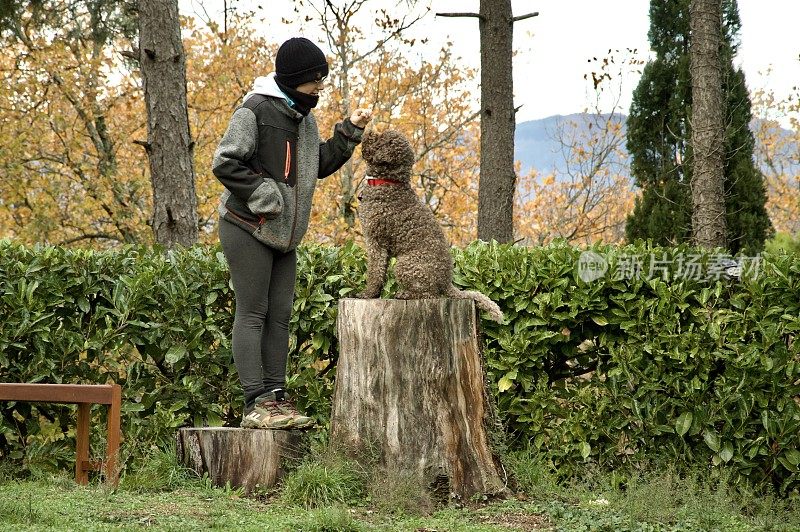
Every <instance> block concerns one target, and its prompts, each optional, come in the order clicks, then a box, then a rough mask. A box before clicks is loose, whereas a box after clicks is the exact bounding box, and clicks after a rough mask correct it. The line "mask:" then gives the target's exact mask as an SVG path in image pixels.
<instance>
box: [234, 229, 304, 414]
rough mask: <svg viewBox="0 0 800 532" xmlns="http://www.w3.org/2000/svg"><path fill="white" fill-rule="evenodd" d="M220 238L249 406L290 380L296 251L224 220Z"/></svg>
mask: <svg viewBox="0 0 800 532" xmlns="http://www.w3.org/2000/svg"><path fill="white" fill-rule="evenodd" d="M219 240H220V242H221V243H222V251H223V253H224V254H225V258H226V259H227V261H228V267H229V268H230V272H231V279H232V281H233V291H234V294H235V295H236V312H235V317H234V320H233V342H232V343H233V361H234V363H235V364H236V371H237V372H238V373H239V381H240V382H241V383H242V390H243V391H244V398H245V408H246V409H249V408H250V407H251V406H252V405H253V402H254V401H255V398H256V397H258V396H259V395H261V394H262V393H264V392H269V391H272V390H274V389H276V388H283V387H284V386H285V384H286V358H287V356H288V353H289V318H290V317H291V313H292V302H293V300H294V282H295V276H296V273H297V254H296V253H295V251H294V250H292V251H289V252H288V253H281V252H279V251H276V250H274V249H272V248H270V247H268V246H266V245H264V244H262V243H261V242H259V241H258V240H256V239H255V238H254V237H253V236H252V235H250V234H249V233H247V231H245V230H244V229H241V228H239V227H238V226H236V225H234V224H232V223H230V222H228V221H225V220H224V219H220V222H219Z"/></svg>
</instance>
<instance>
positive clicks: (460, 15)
mask: <svg viewBox="0 0 800 532" xmlns="http://www.w3.org/2000/svg"><path fill="white" fill-rule="evenodd" d="M436 16H437V17H473V18H479V19H481V20H486V17H484V16H483V15H481V14H480V13H436Z"/></svg>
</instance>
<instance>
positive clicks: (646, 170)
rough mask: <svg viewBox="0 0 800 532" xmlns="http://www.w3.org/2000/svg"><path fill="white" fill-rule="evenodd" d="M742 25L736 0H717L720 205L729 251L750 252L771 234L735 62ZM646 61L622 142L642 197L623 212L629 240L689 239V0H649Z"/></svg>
mask: <svg viewBox="0 0 800 532" xmlns="http://www.w3.org/2000/svg"><path fill="white" fill-rule="evenodd" d="M740 26H741V22H740V19H739V11H738V7H737V4H736V0H723V20H722V31H723V47H722V50H720V52H721V54H720V55H721V57H722V68H723V94H724V98H725V103H726V110H725V185H724V190H725V208H726V223H727V228H728V229H727V236H728V249H729V250H730V251H731V252H732V253H737V252H739V251H742V252H745V253H748V254H754V253H757V252H758V251H760V250H762V249H763V247H764V240H766V238H767V237H768V236H770V234H771V232H772V224H771V223H770V221H769V217H768V216H767V212H766V209H765V207H764V205H765V203H766V190H765V187H764V177H763V175H762V174H761V172H760V171H759V170H758V169H757V168H756V167H755V164H754V162H753V147H754V140H753V134H752V132H751V131H750V128H749V124H750V120H751V118H752V114H751V110H750V98H749V95H748V93H747V87H746V85H745V77H744V73H743V72H742V71H741V69H738V68H735V67H734V65H733V58H734V57H735V55H736V51H737V48H738V37H737V35H738V33H739V29H740ZM648 38H649V40H650V45H651V48H652V49H653V51H654V52H655V54H656V56H655V58H654V59H653V60H651V61H650V62H648V63H647V65H646V66H645V68H644V70H643V71H642V78H641V80H640V81H639V85H638V86H637V87H636V89H635V90H634V93H633V99H632V103H631V109H630V114H629V116H628V123H627V129H628V137H627V147H628V151H629V153H630V154H631V159H632V161H631V172H632V174H633V177H634V179H635V181H636V184H637V186H639V187H640V188H641V189H642V196H641V198H639V199H638V200H637V202H636V205H635V207H634V211H633V213H632V214H631V215H630V216H629V217H628V221H627V224H626V228H625V233H626V237H627V239H628V240H629V241H632V240H635V239H637V238H642V239H650V240H652V241H653V242H654V243H656V244H660V245H671V244H676V243H679V242H688V241H691V238H692V225H691V224H692V196H691V190H690V183H691V177H692V175H691V172H692V165H691V157H692V152H691V145H690V139H691V129H690V128H691V124H690V120H689V118H690V117H691V104H692V85H691V77H690V73H689V65H690V58H689V0H651V2H650V31H649V33H648Z"/></svg>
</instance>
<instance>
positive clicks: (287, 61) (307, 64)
mask: <svg viewBox="0 0 800 532" xmlns="http://www.w3.org/2000/svg"><path fill="white" fill-rule="evenodd" d="M327 75H328V60H327V59H325V54H324V53H322V50H320V49H319V47H318V46H317V45H316V44H314V43H313V42H311V41H309V40H308V39H306V38H305V37H292V38H291V39H289V40H288V41H286V42H285V43H283V44H282V45H281V47H280V48H278V55H276V56H275V81H277V82H278V83H279V84H281V85H285V86H287V87H291V88H292V89H296V88H297V87H298V86H299V85H302V84H303V83H308V82H309V81H318V80H320V79H322V78H324V77H325V76H327Z"/></svg>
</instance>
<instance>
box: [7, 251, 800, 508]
mask: <svg viewBox="0 0 800 532" xmlns="http://www.w3.org/2000/svg"><path fill="white" fill-rule="evenodd" d="M594 251H595V252H596V253H598V254H599V255H600V256H602V257H603V258H604V259H606V260H607V261H608V264H609V271H608V272H606V274H605V275H604V276H602V277H600V278H599V279H597V280H594V281H590V282H585V281H583V280H582V279H581V276H580V275H578V268H577V267H576V266H577V264H578V262H579V258H580V257H581V250H580V249H577V248H574V247H571V246H569V245H566V244H563V243H555V244H552V245H549V246H545V247H538V248H522V247H510V246H499V245H494V244H492V245H489V244H477V243H476V244H473V245H471V246H469V247H468V248H466V249H464V250H454V256H455V259H456V277H455V280H456V283H457V284H458V285H460V286H463V287H468V288H473V289H477V290H480V291H482V292H484V293H486V294H488V295H490V297H492V298H493V299H494V300H495V301H497V302H498V303H499V304H500V306H501V307H502V308H503V310H504V312H505V313H506V316H507V323H505V324H503V325H497V324H494V323H493V322H491V321H487V320H484V321H483V322H482V326H483V334H482V338H483V341H484V344H485V346H484V347H485V349H484V356H485V358H486V366H487V372H488V379H489V382H490V384H491V386H492V392H493V394H494V396H495V398H496V400H497V403H498V407H499V412H500V414H501V416H502V417H503V419H504V421H505V422H506V426H507V429H508V432H509V434H510V435H511V437H512V439H511V441H512V442H513V443H514V444H515V445H518V446H531V447H534V448H536V449H539V450H540V451H542V452H543V453H546V454H547V455H548V456H550V457H551V458H552V460H553V461H554V463H555V464H556V465H557V466H558V467H559V468H560V469H561V470H562V471H563V472H564V473H565V474H569V473H570V472H573V471H576V470H577V469H579V468H582V467H585V466H586V464H587V463H596V464H599V465H601V466H604V467H605V466H609V467H617V466H620V465H623V464H626V463H635V462H638V461H640V460H643V459H648V458H653V457H661V458H667V459H670V460H676V461H678V462H680V463H695V464H696V463H701V464H702V463H705V464H708V467H709V468H710V469H712V470H713V469H715V468H723V467H725V468H733V469H734V470H735V471H737V472H738V473H739V474H740V476H741V478H747V479H749V480H750V481H751V482H753V483H754V484H757V485H761V484H772V485H774V486H775V487H777V488H779V489H780V490H781V491H782V492H784V493H787V492H791V491H796V490H797V489H798V488H800V473H799V472H798V464H800V450H798V440H799V439H800V434H799V432H800V405H799V404H798V402H799V401H800V347H799V346H798V343H797V342H795V341H794V339H795V335H796V334H797V332H798V329H800V262H799V261H798V259H797V258H793V257H791V256H785V255H780V256H766V257H764V260H763V261H762V263H761V265H760V270H759V271H758V272H757V273H758V274H757V275H745V276H744V278H743V279H742V280H726V279H717V280H714V279H710V280H703V279H695V280H693V279H688V278H684V277H680V276H679V275H678V274H677V272H676V268H677V267H678V265H679V263H680V261H681V259H682V258H685V257H687V256H692V255H695V254H696V253H697V252H696V251H695V250H692V249H690V248H688V247H677V248H654V249H650V248H647V247H645V246H643V245H637V246H627V247H612V246H607V247H596V248H594ZM651 256H653V257H655V258H656V259H657V260H659V261H662V264H668V265H669V267H668V268H667V269H668V270H669V271H668V272H667V273H666V274H665V275H666V276H667V279H666V280H664V279H662V278H660V277H657V276H648V275H643V276H634V277H632V278H625V277H624V276H622V278H619V277H620V276H619V275H615V272H617V273H619V269H618V268H619V267H620V266H621V265H623V264H627V265H630V263H631V257H637V258H640V259H641V261H642V263H643V265H644V266H645V267H646V266H647V261H648V260H649V257H651ZM714 258H715V256H714V255H709V254H704V255H702V257H701V263H703V264H705V265H706V267H708V265H709V264H710V262H713V259H714ZM364 270H365V264H364V256H363V252H362V251H361V250H360V248H358V247H356V246H352V245H350V246H344V247H341V248H335V247H322V246H314V245H309V246H304V247H302V248H301V250H300V255H299V265H298V280H297V285H296V300H295V312H294V314H293V317H292V322H291V332H292V341H291V353H290V365H291V368H290V371H289V374H290V375H291V379H290V382H289V386H290V388H292V389H293V391H294V393H295V395H296V396H297V397H298V400H299V403H300V406H301V407H303V408H305V409H306V410H307V411H309V412H310V413H311V414H313V415H314V416H316V417H317V418H318V419H319V420H320V421H321V422H322V423H325V422H326V421H327V416H328V413H329V406H330V405H329V401H330V395H331V392H332V388H333V378H334V374H335V359H336V353H337V343H336V338H335V336H334V333H335V319H336V301H337V300H338V299H339V298H340V297H345V296H347V295H348V294H351V293H352V292H354V291H358V290H359V289H360V287H362V286H363V284H364ZM645 273H646V272H645ZM393 291H394V284H393V282H390V284H389V285H388V286H387V288H386V290H385V293H384V295H391V294H392V293H393ZM0 316H2V318H3V319H2V321H0V381H8V382H16V381H22V382H72V383H102V382H118V383H120V384H122V385H123V386H124V399H125V405H124V420H123V430H124V434H125V438H126V447H125V448H126V452H127V453H131V454H132V455H133V456H136V454H137V453H136V451H137V450H140V449H141V448H146V447H148V446H150V445H156V444H161V443H162V442H163V441H164V440H167V439H169V438H171V437H172V436H173V433H174V430H175V428H177V427H179V426H181V425H184V424H189V423H194V424H237V423H238V421H239V418H240V415H241V414H240V408H241V399H240V391H239V386H238V381H237V377H236V374H235V371H234V369H233V365H232V362H231V360H232V357H231V353H230V338H229V332H230V329H231V322H232V291H231V289H230V285H229V281H228V274H227V269H226V264H225V262H224V258H223V257H222V255H221V253H220V252H219V250H218V248H205V247H196V248H193V249H190V250H185V251H181V252H176V253H167V254H163V253H160V252H158V251H155V250H151V249H141V248H140V249H135V248H125V249H120V250H115V251H86V250H66V249H60V248H53V247H34V248H26V247H22V246H19V245H16V244H13V243H10V242H8V241H4V242H0ZM0 407H2V414H3V415H2V418H1V419H0V459H5V458H10V459H12V461H13V460H17V461H19V460H26V461H27V462H28V465H30V466H33V465H34V464H50V465H53V466H61V467H65V466H66V465H67V464H69V462H70V460H72V433H71V432H69V431H68V427H69V426H70V424H71V423H72V422H71V417H72V410H71V409H70V407H60V406H56V405H31V404H26V403H16V404H14V403H3V404H0ZM100 410H101V409H97V411H98V412H99V411H100ZM97 415H98V416H101V415H102V414H97ZM94 437H95V438H94V440H95V441H94V445H95V446H96V447H97V446H99V445H100V444H101V442H102V434H101V431H100V430H97V431H95V434H94ZM131 463H134V464H135V461H133V462H131V461H129V464H131Z"/></svg>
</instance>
